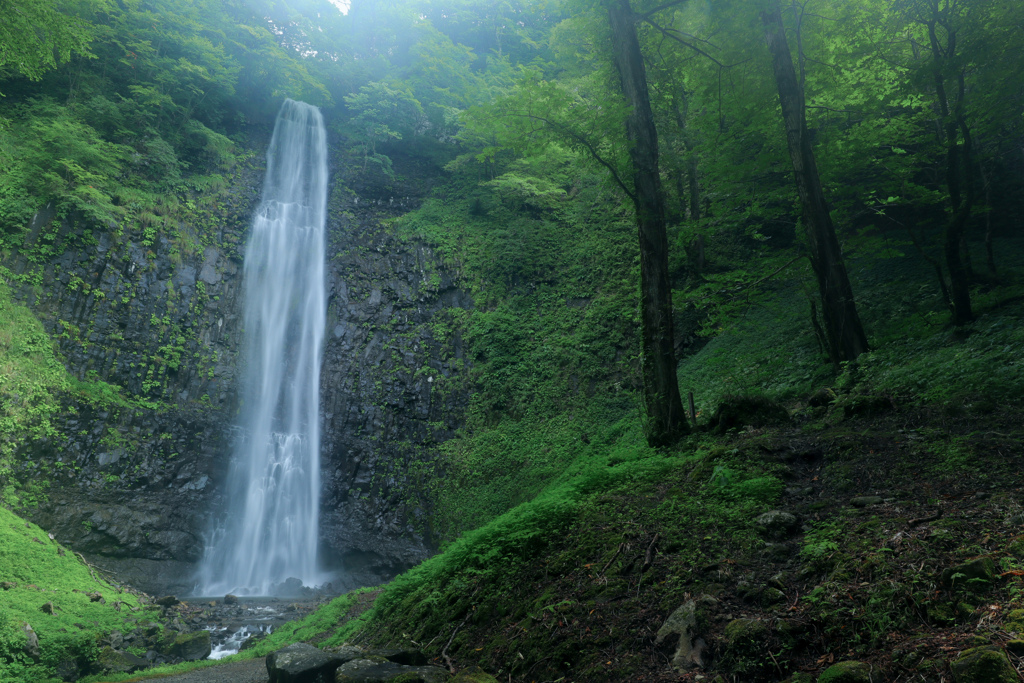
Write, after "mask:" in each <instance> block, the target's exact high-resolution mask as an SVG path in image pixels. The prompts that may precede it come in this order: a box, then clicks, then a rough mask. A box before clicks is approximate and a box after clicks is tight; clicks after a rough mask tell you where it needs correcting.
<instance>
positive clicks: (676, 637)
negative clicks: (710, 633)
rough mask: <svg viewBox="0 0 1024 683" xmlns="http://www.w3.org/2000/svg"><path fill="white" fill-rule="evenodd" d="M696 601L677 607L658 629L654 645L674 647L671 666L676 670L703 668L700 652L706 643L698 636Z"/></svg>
mask: <svg viewBox="0 0 1024 683" xmlns="http://www.w3.org/2000/svg"><path fill="white" fill-rule="evenodd" d="M697 629H698V627H697V603H696V602H694V601H693V600H690V601H688V602H687V603H686V604H684V605H683V606H682V607H680V608H679V609H677V610H676V611H675V612H673V613H672V614H671V615H669V618H668V619H666V620H665V623H664V624H663V625H662V627H661V628H660V629H658V636H657V639H656V640H655V641H654V644H655V645H667V646H669V647H672V646H674V647H675V654H674V655H673V656H672V667H673V668H674V669H676V670H677V671H689V670H690V669H692V668H694V667H699V668H704V660H703V657H702V653H703V651H704V648H705V647H706V644H705V642H704V640H703V639H702V638H700V637H698V632H697Z"/></svg>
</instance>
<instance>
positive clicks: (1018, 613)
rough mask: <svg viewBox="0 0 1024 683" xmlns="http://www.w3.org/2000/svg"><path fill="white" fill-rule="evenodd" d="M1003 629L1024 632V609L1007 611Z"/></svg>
mask: <svg viewBox="0 0 1024 683" xmlns="http://www.w3.org/2000/svg"><path fill="white" fill-rule="evenodd" d="M1003 630H1005V631H1014V632H1016V633H1019V634H1024V609H1012V610H1010V611H1009V612H1007V614H1006V621H1004V622H1003Z"/></svg>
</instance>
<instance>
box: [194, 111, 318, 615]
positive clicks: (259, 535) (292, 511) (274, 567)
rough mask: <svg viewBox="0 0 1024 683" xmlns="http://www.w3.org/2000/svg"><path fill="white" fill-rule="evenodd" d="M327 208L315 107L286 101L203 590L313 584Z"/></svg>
mask: <svg viewBox="0 0 1024 683" xmlns="http://www.w3.org/2000/svg"><path fill="white" fill-rule="evenodd" d="M326 205H327V136H326V132H325V130H324V124H323V119H322V117H321V116H320V111H319V110H318V109H317V108H316V107H313V106H311V105H308V104H305V103H302V102H295V101H293V100H285V103H284V105H283V106H282V107H281V111H280V113H279V114H278V117H277V123H276V124H275V126H274V135H273V138H272V139H271V141H270V148H269V149H268V150H267V175H266V179H265V181H264V184H263V198H262V201H261V203H260V205H259V208H258V209H257V211H256V216H255V218H254V219H253V224H252V234H251V236H250V238H249V244H248V246H247V247H246V250H245V279H244V286H245V290H244V292H245V318H244V320H245V347H244V353H245V358H246V364H245V369H244V375H243V382H244V383H243V385H242V386H243V388H244V392H245V393H244V394H243V397H244V398H243V401H242V408H241V426H242V428H243V436H242V437H241V438H240V439H239V443H238V446H237V448H236V451H235V453H234V456H233V458H232V462H231V467H230V476H229V483H228V495H229V501H228V507H227V518H226V521H225V522H224V523H223V524H221V525H219V526H218V528H217V530H216V531H215V532H214V533H213V534H212V537H211V539H210V541H211V542H210V543H208V544H207V547H206V550H205V553H204V557H203V561H202V563H201V565H200V572H199V585H198V587H197V588H198V590H197V592H198V593H199V594H201V595H218V594H223V593H227V592H233V593H237V594H240V595H268V594H270V593H271V591H272V590H273V587H274V585H275V584H281V583H282V582H284V581H285V580H286V579H289V578H298V579H300V580H301V581H302V582H303V583H304V584H306V585H312V584H314V583H315V582H316V580H317V578H318V576H317V530H318V525H319V491H320V423H319V389H320V359H321V350H322V347H323V331H324V324H325V317H326V297H325V292H324V220H325V217H326Z"/></svg>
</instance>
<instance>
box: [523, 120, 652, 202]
mask: <svg viewBox="0 0 1024 683" xmlns="http://www.w3.org/2000/svg"><path fill="white" fill-rule="evenodd" d="M510 115H511V116H518V117H520V118H525V119H530V120H532V121H540V122H541V123H543V124H544V125H545V126H548V127H549V128H551V129H552V130H554V131H556V132H557V133H559V134H561V135H564V136H565V137H568V138H569V139H571V140H572V141H574V142H575V143H576V144H578V145H580V146H581V147H583V148H584V149H586V150H587V152H589V153H590V156H591V157H593V158H594V161H596V162H597V163H599V164H601V165H602V166H604V167H605V168H606V169H608V171H609V172H610V173H611V174H612V179H613V180H614V181H615V183H616V184H617V185H618V186H619V187H621V188H622V191H623V192H625V193H626V195H627V196H628V197H629V198H630V199H631V200H632V201H634V202H636V195H635V194H634V193H633V191H632V190H630V189H629V187H627V186H626V183H625V182H623V180H622V178H621V177H620V176H619V172H618V171H616V170H615V167H614V166H612V165H611V163H610V162H608V161H606V160H605V159H604V157H602V156H601V155H600V154H599V153H598V151H597V148H596V147H595V146H594V144H593V143H592V142H591V141H590V140H588V139H587V138H586V137H585V136H584V135H583V134H582V133H577V132H576V131H574V130H573V129H571V128H569V127H568V126H566V125H564V124H561V123H558V122H556V121H552V120H551V119H548V118H545V117H543V116H538V115H537V114H510Z"/></svg>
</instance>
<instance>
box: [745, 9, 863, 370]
mask: <svg viewBox="0 0 1024 683" xmlns="http://www.w3.org/2000/svg"><path fill="white" fill-rule="evenodd" d="M761 21H762V24H763V25H764V35H765V41H766V42H767V43H768V50H769V52H771V55H772V70H773V71H774V74H775V83H776V85H777V86H778V90H779V103H780V104H781V105H782V117H783V120H784V122H785V125H786V142H787V145H788V147H789V156H790V159H791V160H792V162H793V173H794V175H795V176H796V186H797V191H798V192H799V194H800V204H801V206H802V208H803V224H804V231H805V232H806V233H807V243H808V245H809V246H810V250H811V266H812V267H813V269H814V274H815V275H816V276H817V279H818V290H819V292H820V293H821V303H822V314H823V317H824V319H825V333H826V334H827V335H828V338H829V341H830V343H829V349H830V354H831V355H833V358H832V361H833V362H839V361H849V360H854V359H855V358H857V356H859V355H860V354H862V353H864V352H865V351H867V350H868V341H867V337H866V336H865V335H864V328H863V326H862V325H861V322H860V317H859V316H858V315H857V306H856V303H855V302H854V299H853V288H852V287H851V286H850V278H849V276H848V275H847V273H846V266H845V264H844V263H843V254H842V250H841V249H840V248H839V240H838V238H837V237H836V231H835V226H834V225H833V224H832V216H831V215H830V213H829V208H828V202H826V201H825V192H824V190H822V187H821V178H820V177H819V176H818V166H817V163H816V162H815V159H814V151H813V150H812V149H811V142H810V136H809V135H808V133H807V119H806V112H805V108H804V93H803V89H802V88H801V85H800V83H799V82H798V81H797V77H796V69H795V68H794V66H793V57H792V55H790V53H789V43H788V42H787V41H786V30H785V27H784V26H783V23H782V10H781V8H780V6H779V2H778V0H769V2H768V6H767V7H766V9H765V10H764V11H763V12H762V13H761Z"/></svg>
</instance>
